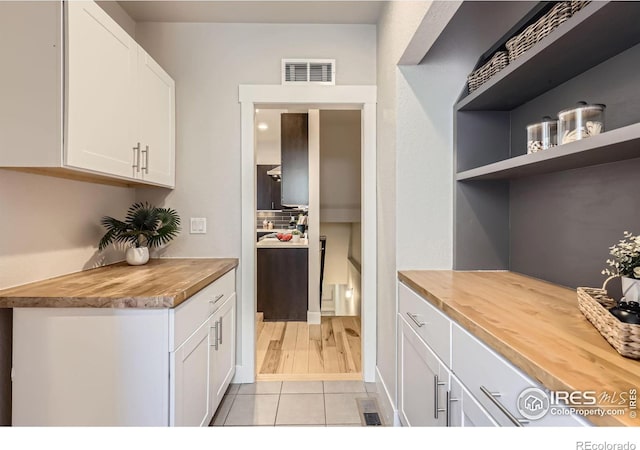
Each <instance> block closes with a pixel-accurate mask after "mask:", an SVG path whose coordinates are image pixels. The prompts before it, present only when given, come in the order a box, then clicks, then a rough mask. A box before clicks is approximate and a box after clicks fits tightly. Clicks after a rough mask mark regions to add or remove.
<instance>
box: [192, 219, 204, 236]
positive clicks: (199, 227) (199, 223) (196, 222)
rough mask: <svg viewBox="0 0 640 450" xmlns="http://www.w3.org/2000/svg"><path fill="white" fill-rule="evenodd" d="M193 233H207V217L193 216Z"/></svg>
mask: <svg viewBox="0 0 640 450" xmlns="http://www.w3.org/2000/svg"><path fill="white" fill-rule="evenodd" d="M190 233H191V234H206V233H207V218H206V217H192V218H191V228H190Z"/></svg>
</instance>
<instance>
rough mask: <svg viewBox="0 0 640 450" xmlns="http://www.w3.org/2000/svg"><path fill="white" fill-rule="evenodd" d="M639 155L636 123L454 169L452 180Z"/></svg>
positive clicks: (513, 175) (572, 166)
mask: <svg viewBox="0 0 640 450" xmlns="http://www.w3.org/2000/svg"><path fill="white" fill-rule="evenodd" d="M638 157H640V123H636V124H633V125H629V126H626V127H622V128H618V129H616V130H612V131H607V132H605V133H602V134H599V135H597V136H593V137H590V138H587V139H582V140H579V141H574V142H571V143H569V144H564V145H559V146H557V147H553V148H550V149H548V150H542V151H540V152H538V153H532V154H528V155H522V156H516V157H514V158H509V159H505V160H503V161H498V162H495V163H492V164H487V165H485V166H482V167H477V168H475V169H470V170H465V171H464V172H458V174H457V176H456V180H458V181H472V180H504V179H511V178H520V177H525V176H530V175H540V174H544V173H550V172H558V171H561V170H568V169H577V168H580V167H587V166H595V165H598V164H605V163H609V162H614V161H621V160H625V159H632V158H638Z"/></svg>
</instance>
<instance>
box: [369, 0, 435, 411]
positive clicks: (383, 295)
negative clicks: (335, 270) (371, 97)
mask: <svg viewBox="0 0 640 450" xmlns="http://www.w3.org/2000/svg"><path fill="white" fill-rule="evenodd" d="M429 5H430V2H413V1H402V2H387V4H386V5H385V8H384V10H383V12H382V14H381V17H380V20H379V22H378V47H377V55H378V69H377V74H378V75H377V77H378V130H377V136H378V142H377V144H378V145H377V147H378V148H377V150H378V193H377V194H378V205H377V206H378V224H377V225H378V261H377V263H378V350H377V368H378V373H379V375H380V377H381V379H382V380H381V381H382V382H383V384H384V385H385V388H386V389H387V391H388V394H389V396H390V398H391V401H392V402H393V404H394V405H395V398H396V318H395V313H396V123H397V119H396V114H397V113H396V110H397V99H396V85H397V83H396V77H397V73H398V69H397V66H396V65H397V63H398V61H399V59H400V57H401V56H402V54H403V52H404V50H405V48H406V47H407V45H408V43H409V42H410V40H411V38H412V36H413V34H414V33H415V31H416V29H417V28H418V25H419V24H420V23H421V21H422V19H423V17H424V15H425V13H426V11H427V9H428V8H429ZM383 409H384V406H383ZM383 412H384V414H385V418H386V420H387V421H389V420H391V423H393V418H392V417H390V411H389V410H388V408H387V409H385V410H384V411H383ZM387 423H389V422H387Z"/></svg>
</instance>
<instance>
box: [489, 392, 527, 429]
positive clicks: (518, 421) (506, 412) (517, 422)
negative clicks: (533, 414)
mask: <svg viewBox="0 0 640 450" xmlns="http://www.w3.org/2000/svg"><path fill="white" fill-rule="evenodd" d="M480 391H482V393H483V394H484V395H486V396H487V397H489V400H491V403H493V404H494V405H496V407H497V408H498V409H499V410H500V411H501V412H502V414H504V415H505V416H507V419H509V420H510V421H511V423H513V424H514V425H515V426H517V427H522V426H524V425H525V424H527V423H529V421H528V420H525V419H518V418H517V417H516V416H514V415H513V414H511V411H509V410H508V409H507V408H506V406H504V405H503V404H502V403H501V402H500V400H498V397H500V395H501V394H500V393H499V392H491V391H489V389H487V388H486V387H484V386H480Z"/></svg>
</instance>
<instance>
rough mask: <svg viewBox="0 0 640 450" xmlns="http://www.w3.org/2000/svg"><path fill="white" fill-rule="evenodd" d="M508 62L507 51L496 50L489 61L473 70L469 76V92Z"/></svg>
mask: <svg viewBox="0 0 640 450" xmlns="http://www.w3.org/2000/svg"><path fill="white" fill-rule="evenodd" d="M507 64H509V57H508V56H507V52H496V53H495V54H494V55H493V56H492V57H491V59H490V60H489V61H487V62H486V63H485V64H484V65H483V66H482V67H480V68H479V69H477V70H474V71H473V72H471V74H469V76H468V77H467V80H468V82H469V94H471V93H472V92H473V91H475V90H476V89H478V88H479V87H480V86H482V85H483V84H484V83H486V82H487V80H488V79H489V78H491V77H492V76H494V75H495V74H496V73H498V72H500V71H501V70H502V69H504V68H505V67H507Z"/></svg>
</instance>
